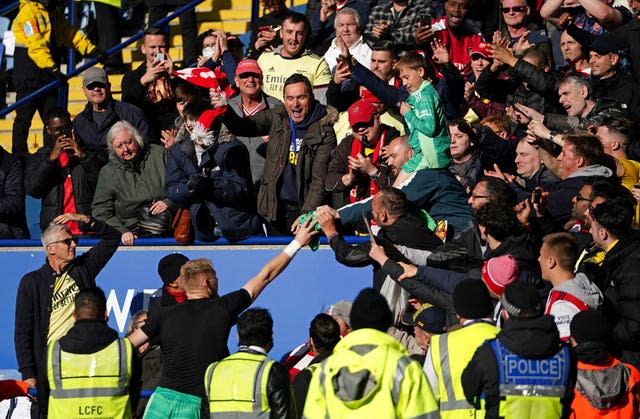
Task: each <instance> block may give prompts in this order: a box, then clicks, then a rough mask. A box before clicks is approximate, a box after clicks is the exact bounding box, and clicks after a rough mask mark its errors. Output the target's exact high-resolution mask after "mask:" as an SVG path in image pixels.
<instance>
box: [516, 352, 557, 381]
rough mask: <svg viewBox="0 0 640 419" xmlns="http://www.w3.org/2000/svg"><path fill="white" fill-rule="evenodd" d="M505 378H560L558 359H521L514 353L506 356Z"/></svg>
mask: <svg viewBox="0 0 640 419" xmlns="http://www.w3.org/2000/svg"><path fill="white" fill-rule="evenodd" d="M505 361H506V366H507V368H506V378H507V379H508V380H515V379H518V378H529V379H532V378H545V379H560V375H561V370H562V369H561V366H560V360H559V359H556V358H551V359H541V360H535V359H523V358H520V357H517V356H515V355H507V356H506V359H505Z"/></svg>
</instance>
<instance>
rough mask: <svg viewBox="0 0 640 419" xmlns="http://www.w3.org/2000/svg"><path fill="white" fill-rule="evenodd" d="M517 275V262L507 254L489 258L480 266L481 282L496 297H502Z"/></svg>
mask: <svg viewBox="0 0 640 419" xmlns="http://www.w3.org/2000/svg"><path fill="white" fill-rule="evenodd" d="M519 274H520V273H519V270H518V262H516V260H515V259H514V258H513V256H511V255H510V254H509V253H507V254H506V255H502V256H496V257H494V258H491V259H489V260H487V261H485V262H484V264H483V265H482V280H483V281H484V283H485V284H487V287H488V288H489V289H490V290H491V291H492V292H493V293H494V294H496V295H502V294H503V293H504V289H505V288H506V286H507V285H509V284H511V283H513V282H515V281H516V280H517V279H518V275H519Z"/></svg>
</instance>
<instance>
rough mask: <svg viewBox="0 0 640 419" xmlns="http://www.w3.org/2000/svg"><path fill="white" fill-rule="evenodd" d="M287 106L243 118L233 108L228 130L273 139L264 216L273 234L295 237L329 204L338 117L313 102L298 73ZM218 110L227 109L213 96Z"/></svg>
mask: <svg viewBox="0 0 640 419" xmlns="http://www.w3.org/2000/svg"><path fill="white" fill-rule="evenodd" d="M283 93H284V107H282V106H276V107H274V108H271V109H265V110H264V111H261V112H258V113H256V114H255V115H253V116H247V117H245V118H241V117H239V116H238V115H236V113H235V112H234V111H233V110H232V109H230V108H229V109H227V111H226V113H225V125H227V127H228V128H229V130H230V131H231V132H232V133H234V134H235V135H241V136H255V135H269V142H268V143H267V155H266V158H265V166H264V172H263V176H262V178H261V180H260V191H259V192H258V213H259V214H260V215H261V216H263V217H264V218H265V219H266V220H267V221H268V222H269V223H270V227H271V232H270V233H271V234H275V235H284V234H290V230H291V228H292V226H293V225H294V224H297V223H296V221H297V219H298V217H299V216H300V215H301V214H304V213H307V212H309V211H312V210H315V209H316V207H318V206H319V205H321V204H322V203H323V202H324V199H325V189H324V179H325V177H326V175H327V167H328V165H329V158H330V156H331V150H333V148H334V147H335V146H336V135H335V132H334V131H333V124H334V123H335V121H336V119H337V116H338V113H337V111H336V110H335V109H333V108H331V107H325V106H323V105H321V104H320V102H318V101H317V100H316V99H315V98H314V97H313V87H312V86H311V83H310V82H309V79H307V78H306V77H305V76H303V75H301V74H293V75H292V76H290V77H289V78H287V80H286V81H285V83H284V92H283ZM212 103H213V104H214V105H216V106H217V105H221V104H224V100H223V99H222V98H221V97H220V95H217V94H212Z"/></svg>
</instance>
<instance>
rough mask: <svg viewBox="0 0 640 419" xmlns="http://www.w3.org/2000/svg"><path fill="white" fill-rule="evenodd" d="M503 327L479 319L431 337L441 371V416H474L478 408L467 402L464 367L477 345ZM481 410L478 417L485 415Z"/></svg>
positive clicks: (436, 360) (494, 335)
mask: <svg viewBox="0 0 640 419" xmlns="http://www.w3.org/2000/svg"><path fill="white" fill-rule="evenodd" d="M499 331H500V329H498V328H497V327H495V326H494V325H492V324H489V323H485V322H476V323H472V324H470V325H468V326H465V327H463V328H462V329H458V330H456V331H454V332H450V333H444V334H442V335H434V336H432V337H431V347H430V350H431V361H432V363H433V366H434V369H435V371H436V374H437V375H438V389H439V392H440V394H439V396H440V416H441V417H442V418H443V419H445V418H451V419H452V418H470V417H474V410H475V408H474V407H473V405H471V404H469V402H467V399H466V398H465V396H464V390H463V388H462V371H464V369H465V368H466V367H467V365H468V364H469V361H471V358H473V354H474V353H475V352H476V349H478V347H480V345H482V343H483V342H484V341H485V340H489V339H493V338H495V337H496V335H497V334H498V332H499ZM483 413H484V412H483V411H481V410H479V411H477V412H476V413H475V418H477V419H480V418H482V417H484V414H483Z"/></svg>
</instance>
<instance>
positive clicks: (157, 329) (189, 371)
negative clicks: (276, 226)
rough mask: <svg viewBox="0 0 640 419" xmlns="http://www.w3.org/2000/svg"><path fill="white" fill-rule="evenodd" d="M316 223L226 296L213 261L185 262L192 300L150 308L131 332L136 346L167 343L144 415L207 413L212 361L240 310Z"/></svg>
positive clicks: (223, 349)
mask: <svg viewBox="0 0 640 419" xmlns="http://www.w3.org/2000/svg"><path fill="white" fill-rule="evenodd" d="M313 228H314V227H313V224H311V223H310V220H308V221H307V223H306V224H305V225H304V226H303V227H301V228H299V229H298V233H297V234H296V238H295V239H294V240H293V241H292V242H291V243H290V244H289V245H288V246H287V247H286V248H285V249H284V250H283V252H282V253H279V254H278V255H276V256H275V257H274V258H273V259H271V260H270V261H269V262H267V264H266V265H265V266H264V267H263V268H262V269H261V270H260V272H258V274H257V275H256V276H254V277H253V278H251V279H250V280H249V282H247V283H246V284H244V286H243V287H242V288H241V289H239V290H237V291H233V292H231V293H229V294H225V295H223V296H219V295H218V278H217V276H216V271H215V270H214V269H213V265H212V263H211V261H209V260H207V259H195V260H191V261H189V262H187V263H185V264H184V265H183V266H182V268H181V269H180V276H181V277H182V279H183V281H184V285H185V290H186V293H187V301H186V302H184V303H182V304H175V305H173V306H170V307H167V308H165V309H162V310H160V311H158V312H157V313H151V316H150V317H149V319H148V320H147V323H146V324H145V325H144V326H142V327H141V328H140V329H138V330H136V331H135V332H133V333H132V334H131V335H130V336H129V339H130V340H131V342H132V343H133V344H134V346H136V347H137V346H140V345H142V344H143V343H145V342H146V341H148V340H149V339H155V340H156V341H157V342H159V343H160V346H161V347H162V353H163V357H164V367H163V371H162V377H161V378H160V384H159V386H158V388H157V389H156V391H155V393H154V395H153V396H152V397H151V399H150V400H149V405H148V406H147V411H146V412H145V416H148V417H152V418H184V417H189V418H199V417H201V416H200V415H201V412H202V413H203V415H204V417H208V414H207V413H205V412H207V411H208V407H209V406H208V405H207V403H206V400H205V388H204V374H205V370H206V368H207V366H208V365H209V364H211V363H213V362H216V361H220V360H221V359H223V358H225V357H227V356H229V349H228V348H227V339H228V338H229V332H230V330H231V327H233V325H234V324H235V323H236V321H237V318H238V315H239V314H240V313H241V312H242V311H244V310H245V309H247V308H248V307H249V306H250V305H251V303H252V302H253V301H254V300H255V299H256V298H257V297H258V295H260V293H261V292H262V290H263V289H264V288H265V287H266V286H267V285H268V284H269V283H270V282H271V281H272V280H273V279H275V278H276V276H278V274H280V272H282V271H283V270H284V269H285V268H286V267H287V265H289V262H291V259H293V256H294V255H295V254H296V252H297V251H298V250H299V249H300V248H301V247H302V246H305V245H307V244H308V243H309V241H310V239H311V236H312V231H313Z"/></svg>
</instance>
